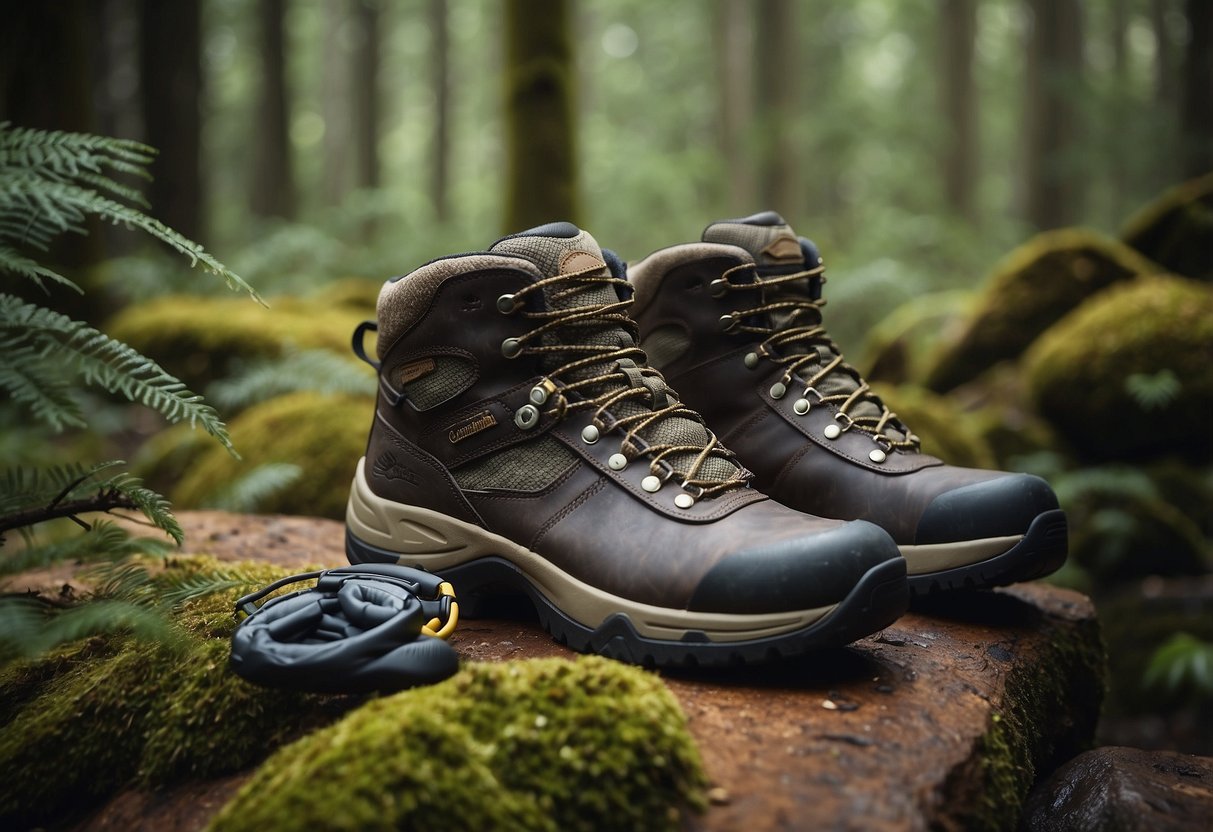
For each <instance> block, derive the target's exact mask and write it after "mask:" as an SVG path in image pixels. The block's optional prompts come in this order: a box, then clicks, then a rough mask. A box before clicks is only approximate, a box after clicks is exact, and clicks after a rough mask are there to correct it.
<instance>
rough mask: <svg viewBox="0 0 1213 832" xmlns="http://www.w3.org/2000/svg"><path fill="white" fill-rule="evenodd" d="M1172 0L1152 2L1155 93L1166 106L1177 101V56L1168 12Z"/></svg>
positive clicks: (1153, 0) (1151, 18) (1154, 0)
mask: <svg viewBox="0 0 1213 832" xmlns="http://www.w3.org/2000/svg"><path fill="white" fill-rule="evenodd" d="M1170 6H1171V0H1150V25H1151V27H1152V28H1153V29H1154V93H1155V95H1156V96H1157V98H1158V100H1159V102H1161V103H1162V104H1164V105H1167V104H1171V103H1172V102H1174V101H1175V80H1176V79H1175V56H1174V51H1173V50H1174V44H1173V43H1172V39H1171V27H1170V26H1168V25H1167V11H1168V9H1169V8H1170Z"/></svg>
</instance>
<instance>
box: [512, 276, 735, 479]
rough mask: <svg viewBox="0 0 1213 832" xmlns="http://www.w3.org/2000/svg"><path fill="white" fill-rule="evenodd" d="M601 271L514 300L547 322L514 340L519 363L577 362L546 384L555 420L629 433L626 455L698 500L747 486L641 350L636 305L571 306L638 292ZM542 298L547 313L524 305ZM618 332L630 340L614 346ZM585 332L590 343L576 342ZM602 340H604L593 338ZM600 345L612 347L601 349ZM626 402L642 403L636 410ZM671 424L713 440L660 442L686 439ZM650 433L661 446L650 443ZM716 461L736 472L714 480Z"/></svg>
mask: <svg viewBox="0 0 1213 832" xmlns="http://www.w3.org/2000/svg"><path fill="white" fill-rule="evenodd" d="M601 271H602V268H601V266H592V267H590V268H587V269H582V270H580V271H576V272H570V273H567V274H559V275H554V276H551V277H545V278H542V279H540V280H538V281H536V282H535V283H532V284H528V285H527V286H524V287H523V288H522V289H519V290H518V291H517V292H515V293H514V294H513V296H512V302H513V309H514V311H520V312H521V314H522V315H523V316H524V317H526V318H529V319H532V320H535V321H539V322H540V323H539V325H538V326H536V327H535V328H534V329H532V330H530V331H529V332H527V333H525V334H523V335H519V336H518V337H516V338H512V339H510V340H509V341H507V344H510V342H513V343H512V344H511V345H510V347H509V350H510V353H509V354H510V355H511V357H516V356H522V355H539V356H543V357H544V359H545V361H548V362H554V361H559V360H561V359H564V358H565V357H569V356H572V357H573V358H572V360H570V361H567V362H566V363H564V364H560V365H559V366H557V367H555V368H554V369H550V370H548V371H547V376H546V378H545V380H544V382H543V383H542V386H544V387H545V388H546V389H547V390H548V391H549V393H550V397H549V399H548V403H549V404H550V405H551V406H550V407H549V408H548V410H547V413H548V414H549V415H553V416H555V417H556V418H557V419H563V418H565V417H566V416H567V415H568V414H571V413H575V412H580V411H591V410H592V411H593V415H592V417H591V418H592V421H591V424H593V425H594V427H595V428H597V429H598V430H599V431H600V432H601V433H604V434H605V433H607V432H608V431H611V430H616V429H618V430H620V431H622V432H623V441H622V443H621V447H620V452H621V453H622V454H623V455H624V457H625V458H626V459H627V460H628V462H631V461H633V460H635V459H637V458H639V457H642V456H647V457H648V459H649V473H650V474H652V475H654V476H656V477H658V478H659V479H660V480H661V481H662V483H663V484H664V483H665V482H669V481H670V480H674V481H675V482H676V483H677V484H679V485H681V486H682V488H684V489H685V490H686V491H688V492H689V493H691V494H692V496H694V497H695V498H697V499H698V498H701V497H708V496H712V495H715V494H719V493H721V492H724V491H727V490H729V489H732V488H739V487H744V486H746V484H747V483H748V482H749V480H750V478H751V477H752V475H751V474H750V473H749V472H748V471H746V469H745V468H744V467H743V466H741V465H740V464H739V463H738V462H737V461H736V457H735V456H734V454H733V452H732V451H730V450H728V449H727V448H725V447H724V446H723V445H721V444H720V442H719V440H718V439H717V438H716V435H715V434H714V433H713V432H712V431H711V430H710V429H709V428H708V427H707V426H706V425H705V424H704V423H703V418H702V417H701V416H700V415H699V414H698V413H697V412H695V411H694V410H691V409H689V408H687V407H685V406H683V405H682V403H680V402H679V401H678V400H677V399H676V398H675V397H674V394H673V391H672V390H670V388H669V387H668V385H667V384H666V382H665V379H664V378H663V377H662V375H661V373H660V372H659V371H657V370H655V369H654V368H652V367H649V366H648V364H647V359H646V356H645V353H644V350H642V349H641V348H640V347H638V346H637V345H636V344H637V340H638V328H637V326H636V324H635V322H633V321H632V319H631V318H630V317H629V316H628V315H627V312H626V310H627V309H628V307H629V306H631V304H632V301H631V299H630V298H628V299H626V300H617V301H614V302H609V303H600V302H590V303H580V304H578V305H565V304H566V302H568V301H575V299H576V298H577V296H578V295H579V294H582V293H585V294H591V293H593V290H594V289H595V288H600V287H611V288H612V291H614V287H615V286H623V287H628V288H629V289H630V284H629V283H628V282H627V281H626V280H622V279H620V278H617V277H615V276H613V275H611V274H609V273H608V274H601V273H598V274H596V273H595V272H601ZM587 290H588V291H587ZM537 292H542V293H544V295H545V296H546V302H545V303H544V304H543V308H542V309H541V310H540V311H531V310H528V309H526V308H525V306H524V304H523V301H524V300H525V298H526V296H528V295H530V294H534V293H537ZM614 330H622V331H623V333H626V334H627V336H630V337H626V338H625V337H616V338H614V339H612V338H610V334H611V333H612V331H614ZM579 332H580V333H581V334H582V335H583V336H585V337H580V338H578V337H575V334H576V333H579ZM594 335H596V336H598V337H597V338H591V337H590V336H594ZM604 335H606V336H607V337H605V338H604V337H603V336H604ZM620 336H622V333H620ZM594 340H598V341H600V342H602V341H606V342H607V343H593V341H594ZM611 341H613V342H614V343H610V342H611ZM503 348H504V345H503ZM626 402H634V403H635V404H634V405H633V406H630V407H629V406H627V405H626V404H624V403H626ZM620 405H623V407H620ZM612 408H616V409H617V410H621V411H633V412H630V413H627V414H626V415H622V416H617V415H615V414H613V413H611V412H610V411H611V409H612ZM671 417H682V418H685V419H690V420H692V421H694V422H697V423H698V424H699V425H700V426H702V427H703V430H704V432H705V434H706V436H707V441H706V442H703V443H689V442H687V441H660V440H659V439H657V437H660V436H663V435H676V434H677V433H678V431H676V430H675V429H673V428H672V427H671V428H670V429H667V430H663V425H664V426H669V423H668V422H667V421H666V420H668V419H670V418H671ZM642 433H644V434H647V435H648V436H649V437H650V438H651V439H653V440H654V441H648V440H646V439H644V437H643V436H642V435H641V434H642ZM713 458H716V459H720V460H724V461H727V462H728V463H731V465H730V467H731V468H732V469H733V471H734V473H733V474H732V475H731V476H729V477H725V478H719V477H712V476H709V475H707V474H706V472H704V471H703V468H704V466H705V463H708V461H709V460H710V459H713Z"/></svg>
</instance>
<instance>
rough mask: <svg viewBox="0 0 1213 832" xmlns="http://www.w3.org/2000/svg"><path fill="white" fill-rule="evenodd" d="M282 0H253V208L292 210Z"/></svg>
mask: <svg viewBox="0 0 1213 832" xmlns="http://www.w3.org/2000/svg"><path fill="white" fill-rule="evenodd" d="M285 17H286V0H258V2H257V24H258V38H259V47H260V48H259V49H258V54H259V56H260V58H261V89H260V91H259V93H258V96H257V111H256V113H255V114H254V118H253V120H252V123H253V124H254V125H255V130H256V133H255V135H254V136H253V176H252V183H253V193H252V203H251V207H252V210H253V213H255V214H258V215H260V216H263V217H285V218H287V219H291V218H293V217H294V216H295V180H294V175H293V173H292V170H291V156H292V153H291V139H290V132H289V122H288V118H289V112H290V106H289V102H288V100H287V86H286V26H285V22H286V21H285Z"/></svg>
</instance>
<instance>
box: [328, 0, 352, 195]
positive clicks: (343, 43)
mask: <svg viewBox="0 0 1213 832" xmlns="http://www.w3.org/2000/svg"><path fill="white" fill-rule="evenodd" d="M346 11H347V7H346V4H344V3H337V2H328V3H325V4H324V7H323V12H322V14H323V19H324V34H323V36H322V41H323V49H324V62H323V67H322V69H321V89H320V108H321V113H322V115H323V117H324V171H323V173H322V174H321V182H320V190H321V193H322V195H323V197H324V202H325V204H327V205H339V204H341V199H342V197H344V196H345V193H346V191H347V190H349V182H350V177H349V168H350V109H351V108H350V102H349V89H350V81H349V76H350V74H351V71H352V69H353V67H351V66H350V65H349V64H350V62H349V61H348V60H347V53H348V52H349V51H350V49H349V37H348V34H349V33H348V32H346V31H345V26H346V21H347V17H346Z"/></svg>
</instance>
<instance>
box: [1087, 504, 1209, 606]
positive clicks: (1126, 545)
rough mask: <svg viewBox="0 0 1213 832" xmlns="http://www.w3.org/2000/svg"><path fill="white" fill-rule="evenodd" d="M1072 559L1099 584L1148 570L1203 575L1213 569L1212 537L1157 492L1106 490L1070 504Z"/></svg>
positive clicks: (1119, 580) (1162, 572) (1159, 572)
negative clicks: (1143, 495) (1142, 494)
mask: <svg viewBox="0 0 1213 832" xmlns="http://www.w3.org/2000/svg"><path fill="white" fill-rule="evenodd" d="M1066 513H1067V516H1068V517H1069V520H1070V528H1071V529H1072V530H1073V531H1072V532H1071V535H1070V559H1071V560H1072V561H1073V562H1074V563H1075V564H1077V565H1078V566H1081V567H1082V568H1083V569H1085V570H1086V572H1087V573H1088V574H1089V575H1090V576H1091V578H1092V580H1093V581H1094V582H1095V584H1096V585H1098V586H1100V587H1105V588H1106V587H1108V586H1110V585H1112V584H1115V583H1119V582H1122V581H1127V580H1131V579H1134V578H1142V577H1145V576H1147V575H1200V574H1203V573H1205V572H1207V571H1209V568H1210V566H1211V565H1213V564H1210V554H1209V549H1210V546H1209V543H1208V541H1207V540H1205V538H1204V536H1203V535H1201V533H1200V528H1199V527H1198V526H1197V525H1196V524H1195V523H1193V522H1192V521H1191V520H1190V519H1188V518H1187V517H1185V516H1184V515H1183V513H1182V512H1180V511H1179V510H1178V509H1176V508H1175V507H1174V506H1173V505H1171V504H1170V503H1167V502H1165V501H1164V500H1162V499H1158V498H1137V497H1131V496H1128V495H1120V496H1115V497H1112V496H1108V495H1104V496H1103V497H1102V498H1101V499H1100V500H1099V501H1098V502H1094V501H1092V500H1085V501H1082V502H1081V503H1079V504H1078V505H1074V504H1068V505H1066Z"/></svg>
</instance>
